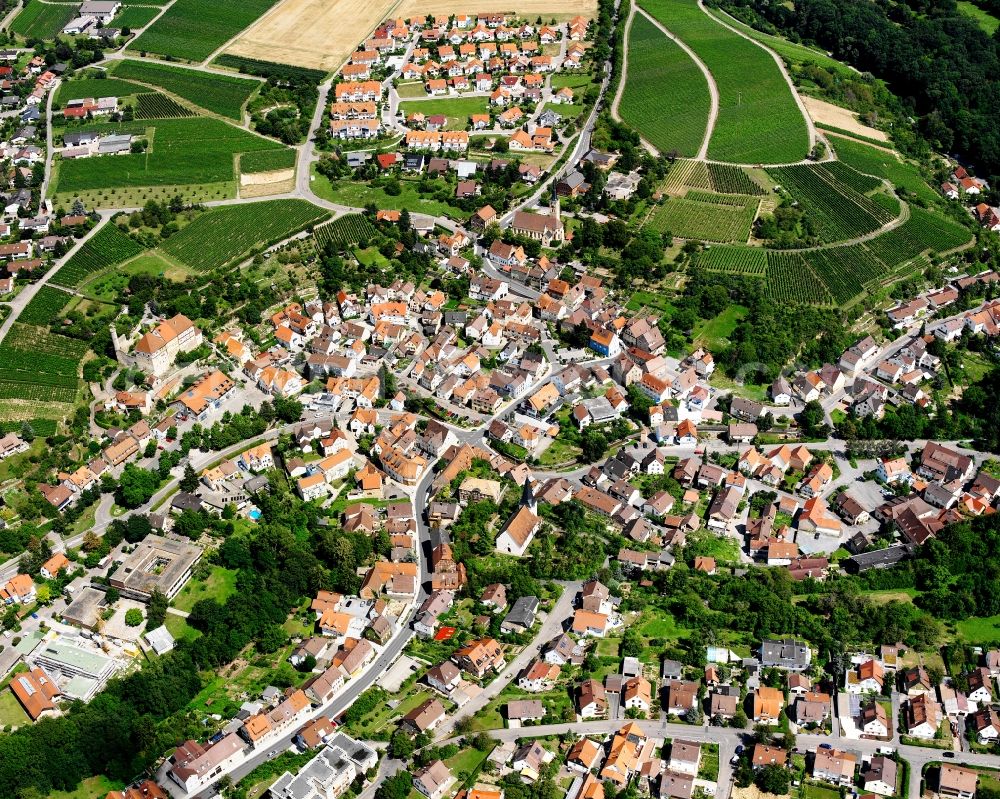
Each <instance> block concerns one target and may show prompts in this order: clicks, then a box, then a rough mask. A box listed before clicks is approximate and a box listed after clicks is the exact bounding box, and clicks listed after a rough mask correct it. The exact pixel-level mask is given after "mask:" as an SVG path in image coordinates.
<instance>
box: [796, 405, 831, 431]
mask: <svg viewBox="0 0 1000 799" xmlns="http://www.w3.org/2000/svg"><path fill="white" fill-rule="evenodd" d="M825 416H826V414H825V412H824V411H823V406H822V405H821V404H820V402H819V400H810V401H809V402H807V403H806V405H805V407H804V408H803V409H802V413H801V414H799V424H800V425H801V426H802V432H803V433H804V434H805V435H806V436H808V437H809V438H822V437H824V436H825V435H826V434H827V432H828V431H829V428H828V427H827V426H826V425H825V424H824V423H823V419H824V418H825Z"/></svg>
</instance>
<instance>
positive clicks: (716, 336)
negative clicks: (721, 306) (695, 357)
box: [694, 305, 749, 350]
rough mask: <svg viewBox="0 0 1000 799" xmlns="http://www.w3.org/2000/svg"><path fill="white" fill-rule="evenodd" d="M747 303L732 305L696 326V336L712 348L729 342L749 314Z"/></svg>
mask: <svg viewBox="0 0 1000 799" xmlns="http://www.w3.org/2000/svg"><path fill="white" fill-rule="evenodd" d="M748 311H749V309H748V308H747V307H746V306H745V305H730V306H729V307H728V308H726V310H724V311H723V312H722V313H720V314H719V315H718V316H716V317H714V318H712V319H709V320H707V321H706V322H704V323H703V324H701V325H699V326H698V327H696V328H695V331H694V337H695V340H696V341H700V342H701V343H703V344H704V345H705V346H706V347H708V348H709V349H711V350H718V349H720V348H721V347H723V346H724V345H725V344H727V343H728V340H729V337H730V336H731V335H732V334H733V331H734V330H735V329H736V327H737V325H739V323H740V321H742V319H743V317H745V316H746V315H747V312H748Z"/></svg>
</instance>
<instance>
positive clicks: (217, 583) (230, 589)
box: [173, 566, 238, 612]
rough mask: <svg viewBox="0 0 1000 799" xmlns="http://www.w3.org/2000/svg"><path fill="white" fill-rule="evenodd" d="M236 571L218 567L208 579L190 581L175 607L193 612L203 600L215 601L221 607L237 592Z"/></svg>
mask: <svg viewBox="0 0 1000 799" xmlns="http://www.w3.org/2000/svg"><path fill="white" fill-rule="evenodd" d="M237 573H238V572H237V570H236V569H225V568H223V567H222V566H216V567H215V568H214V569H212V573H211V574H210V575H209V576H208V579H206V580H204V581H202V580H190V581H188V584H187V585H185V586H184V588H183V589H181V592H180V593H179V594H178V595H177V597H176V598H175V599H174V602H173V605H174V607H175V608H177V609H178V610H184V611H188V612H190V611H191V608H193V607H194V605H195V603H196V602H199V601H200V600H202V599H214V600H215V601H216V602H218V603H219V604H220V605H221V604H223V603H224V602H225V601H226V600H227V599H228V598H229V597H230V596H232V595H233V594H234V593H235V592H236V575H237Z"/></svg>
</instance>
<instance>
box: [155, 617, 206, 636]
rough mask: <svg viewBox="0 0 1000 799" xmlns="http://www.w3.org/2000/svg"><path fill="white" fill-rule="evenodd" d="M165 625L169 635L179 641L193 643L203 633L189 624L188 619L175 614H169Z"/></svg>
mask: <svg viewBox="0 0 1000 799" xmlns="http://www.w3.org/2000/svg"><path fill="white" fill-rule="evenodd" d="M163 624H164V625H165V626H166V628H167V630H168V631H169V633H170V634H171V635H172V636H173V637H174V638H175V639H176V640H178V641H181V640H186V641H193V640H194V639H195V638H197V637H198V636H199V635H201V632H200V631H199V630H196V629H195V628H194V627H192V626H191V625H190V624H188V623H187V619H185V618H184V617H182V616H178V615H176V614H175V613H168V614H167V616H166V619H165V620H164V622H163Z"/></svg>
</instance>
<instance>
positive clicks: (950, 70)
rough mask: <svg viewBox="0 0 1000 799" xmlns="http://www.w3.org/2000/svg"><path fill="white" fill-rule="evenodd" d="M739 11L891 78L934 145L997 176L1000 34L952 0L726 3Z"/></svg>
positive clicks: (999, 154) (761, 24)
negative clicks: (992, 32)
mask: <svg viewBox="0 0 1000 799" xmlns="http://www.w3.org/2000/svg"><path fill="white" fill-rule="evenodd" d="M721 4H722V5H723V6H725V7H726V8H727V9H729V10H731V11H732V12H733V13H734V14H736V15H737V16H739V17H741V18H743V19H750V20H751V21H753V22H754V23H755V24H757V25H758V27H764V28H770V29H772V30H776V31H777V32H780V33H782V34H784V35H786V36H787V37H788V38H790V39H792V40H795V41H802V42H806V43H810V44H817V45H819V46H820V47H822V48H824V49H826V50H828V51H830V52H831V53H832V54H833V56H834V57H835V58H838V59H840V60H842V61H844V62H846V63H848V64H851V65H852V66H854V67H856V68H857V69H859V70H862V71H865V72H870V73H872V74H873V75H875V76H876V77H878V78H882V79H883V80H885V81H887V82H888V84H889V86H890V88H891V89H892V90H893V91H894V92H895V94H896V95H897V96H898V97H899V98H900V100H901V101H902V102H903V104H904V107H905V108H906V109H907V110H908V111H909V112H910V113H911V114H912V115H913V116H915V117H916V118H917V124H918V128H919V131H920V132H921V133H922V134H923V136H924V137H925V138H926V139H927V140H928V141H929V142H930V143H931V145H932V146H933V147H935V148H936V149H938V150H941V151H942V152H955V153H958V154H960V155H961V156H962V157H963V158H964V159H967V160H968V161H969V162H971V164H973V165H974V166H977V167H978V172H979V174H980V175H981V176H983V177H988V176H991V175H1000V129H998V127H997V125H996V109H997V108H998V107H1000V78H998V76H1000V38H997V37H996V36H994V37H992V38H991V37H990V36H989V35H988V34H987V33H985V32H984V31H983V30H982V29H981V28H980V27H979V26H978V25H977V23H976V22H975V21H974V20H972V19H971V18H969V17H967V16H965V15H964V14H962V13H960V12H959V11H958V8H957V6H956V4H955V0H903V1H902V2H890V1H889V0H879V2H875V3H872V2H869V0H796V2H795V4H794V6H793V5H792V4H790V3H788V4H786V3H771V2H768V0H722V3H721Z"/></svg>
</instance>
